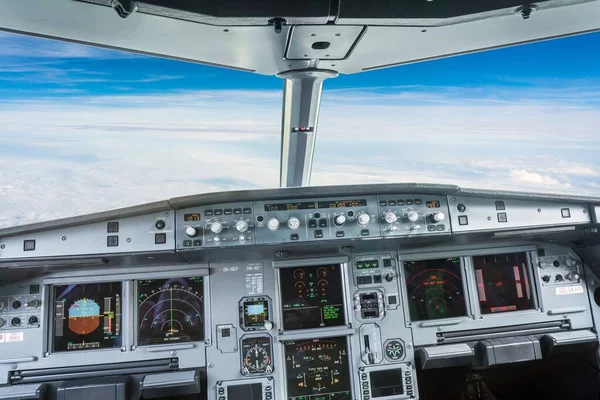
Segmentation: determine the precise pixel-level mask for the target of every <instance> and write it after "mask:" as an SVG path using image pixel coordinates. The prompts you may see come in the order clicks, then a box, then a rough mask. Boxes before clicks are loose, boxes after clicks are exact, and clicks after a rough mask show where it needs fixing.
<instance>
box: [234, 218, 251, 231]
mask: <svg viewBox="0 0 600 400" xmlns="http://www.w3.org/2000/svg"><path fill="white" fill-rule="evenodd" d="M235 229H237V231H238V232H246V231H247V230H248V221H246V220H243V219H241V220H239V221H236V223H235Z"/></svg>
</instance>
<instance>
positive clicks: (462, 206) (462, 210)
mask: <svg viewBox="0 0 600 400" xmlns="http://www.w3.org/2000/svg"><path fill="white" fill-rule="evenodd" d="M456 209H457V210H458V212H465V210H466V209H467V207H465V205H464V204H459V205H457V206H456Z"/></svg>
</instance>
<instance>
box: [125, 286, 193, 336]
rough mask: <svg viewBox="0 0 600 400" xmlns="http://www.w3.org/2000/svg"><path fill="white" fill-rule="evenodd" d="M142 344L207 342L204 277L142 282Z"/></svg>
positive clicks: (139, 327) (140, 314)
mask: <svg viewBox="0 0 600 400" xmlns="http://www.w3.org/2000/svg"><path fill="white" fill-rule="evenodd" d="M137 289H138V345H140V346H143V345H150V344H158V343H168V342H188V341H202V340H204V281H203V278H202V277H194V278H174V279H155V280H141V281H138V282H137Z"/></svg>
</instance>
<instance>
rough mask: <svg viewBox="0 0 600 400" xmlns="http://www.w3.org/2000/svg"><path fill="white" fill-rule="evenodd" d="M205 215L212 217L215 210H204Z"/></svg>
mask: <svg viewBox="0 0 600 400" xmlns="http://www.w3.org/2000/svg"><path fill="white" fill-rule="evenodd" d="M204 215H205V216H206V217H212V216H213V210H204Z"/></svg>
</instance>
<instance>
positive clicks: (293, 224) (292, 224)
mask: <svg viewBox="0 0 600 400" xmlns="http://www.w3.org/2000/svg"><path fill="white" fill-rule="evenodd" d="M287 226H288V228H290V229H292V230H296V229H298V228H300V220H299V219H298V218H296V217H290V219H288V222H287Z"/></svg>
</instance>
